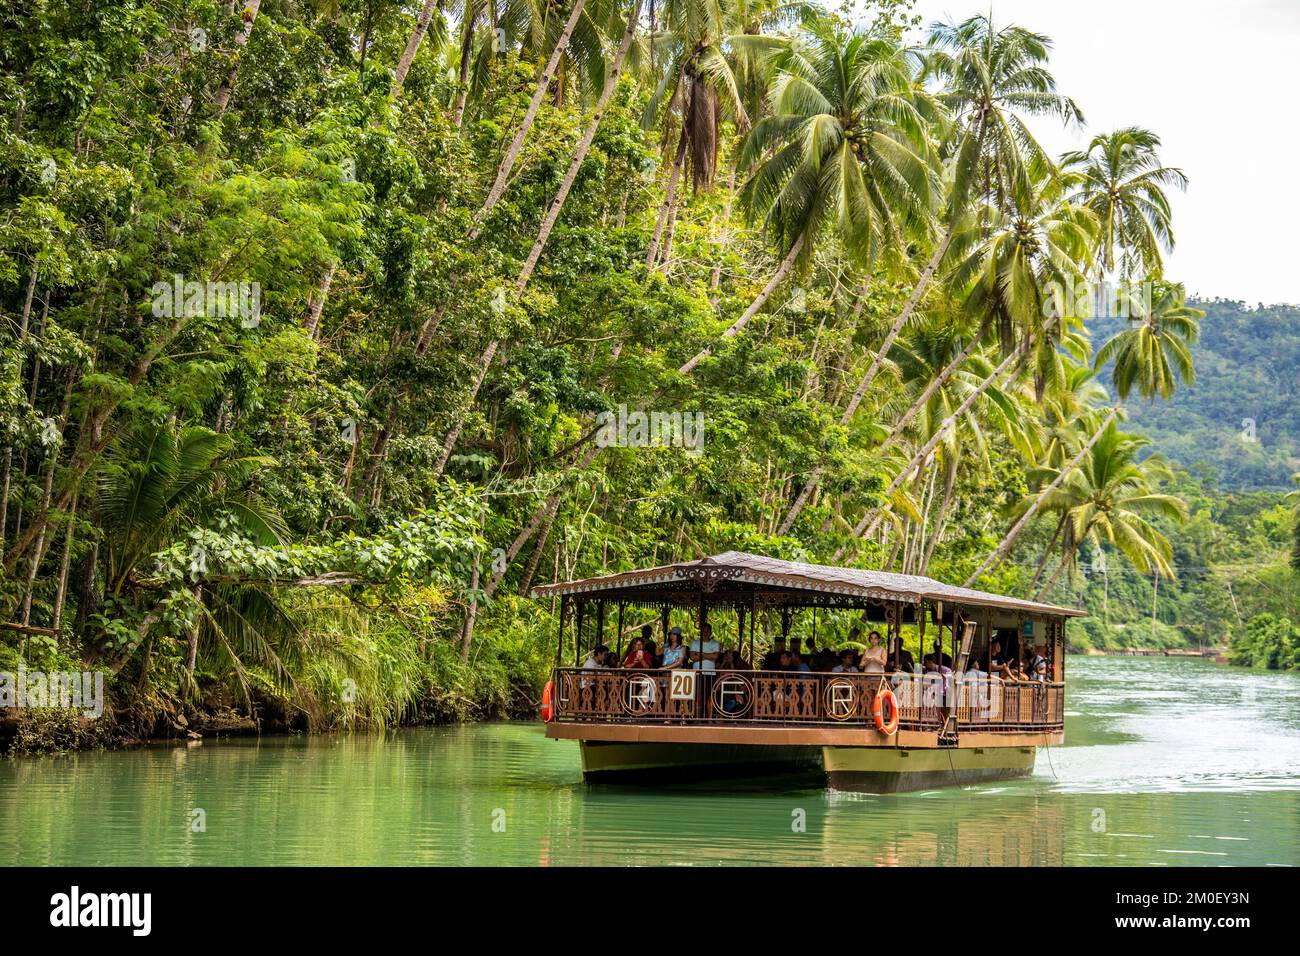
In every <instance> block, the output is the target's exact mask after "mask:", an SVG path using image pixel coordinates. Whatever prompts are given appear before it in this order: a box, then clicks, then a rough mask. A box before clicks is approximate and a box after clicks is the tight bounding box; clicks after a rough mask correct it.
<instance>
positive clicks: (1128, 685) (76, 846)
mask: <svg viewBox="0 0 1300 956" xmlns="http://www.w3.org/2000/svg"><path fill="white" fill-rule="evenodd" d="M1067 670H1068V674H1069V689H1068V691H1067V694H1068V697H1067V706H1066V709H1067V723H1066V740H1067V743H1066V745H1065V746H1063V747H1055V748H1052V749H1051V750H1050V752H1049V751H1047V750H1041V749H1040V750H1039V752H1038V764H1037V769H1036V771H1035V773H1034V775H1033V776H1032V777H1030V778H1027V779H1025V780H1020V781H1015V782H1011V783H1000V784H989V785H985V786H973V787H952V788H946V789H939V790H932V791H925V792H921V793H912V794H898V795H889V796H869V795H857V794H854V795H848V794H835V793H829V792H825V791H823V790H821V789H818V788H810V787H808V786H807V784H806V783H803V782H800V781H793V780H765V781H761V782H760V781H750V782H745V783H730V782H729V783H723V784H694V785H680V786H676V787H670V788H663V789H646V788H635V789H632V788H621V787H611V786H601V787H589V786H587V785H585V784H584V783H583V782H582V776H581V773H580V770H579V763H578V751H577V745H576V744H574V743H572V742H568V741H552V740H546V739H545V738H544V737H543V736H542V732H541V727H540V725H537V724H531V725H530V724H522V723H520V724H479V725H473V726H465V727H452V728H428V729H411V730H401V731H397V732H392V733H388V734H385V735H382V736H381V735H373V736H334V737H326V736H320V737H307V738H287V739H286V738H266V739H262V740H243V739H238V740H230V741H220V742H217V741H205V742H201V743H195V744H191V745H189V746H185V745H177V746H148V747H140V748H136V749H132V750H125V751H120V752H111V753H83V754H72V755H68V756H59V757H39V758H16V759H10V760H0V862H4V863H16V864H65V865H143V864H161V865H190V864H197V865H207V864H230V865H279V864H300V865H318V864H335V865H356V864H397V865H421V864H444V865H447V864H450V865H459V864H476V865H484V864H487V865H503V864H521V865H539V864H540V865H549V864H559V865H575V864H576V865H584V864H597V865H614V866H625V865H640V864H703V865H708V864H741V863H775V864H931V865H953V864H957V865H983V864H995V865H1062V864H1064V865H1090V866H1097V865H1111V864H1115V865H1144V866H1170V865H1172V866H1179V865H1189V864H1204V865H1223V864H1228V865H1241V864H1249V865H1269V866H1272V865H1295V864H1297V863H1300V675H1294V674H1276V673H1265V672H1259V671H1247V670H1240V669H1235V668H1228V667H1224V666H1219V665H1214V664H1210V663H1205V662H1202V661H1199V660H1180V659H1168V658H1071V659H1070V661H1069V663H1068V665H1067ZM196 810H201V811H202V814H201V816H202V822H203V824H204V826H205V827H206V829H203V830H200V831H198V832H196V827H195V826H194V821H196V820H197V819H199V816H200V815H198V814H196V813H195V812H194V811H196Z"/></svg>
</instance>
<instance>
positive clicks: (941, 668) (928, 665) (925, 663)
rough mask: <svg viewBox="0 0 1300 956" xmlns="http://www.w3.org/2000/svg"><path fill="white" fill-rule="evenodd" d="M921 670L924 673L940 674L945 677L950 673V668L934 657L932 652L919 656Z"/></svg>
mask: <svg viewBox="0 0 1300 956" xmlns="http://www.w3.org/2000/svg"><path fill="white" fill-rule="evenodd" d="M949 660H951V658H949ZM921 671H922V672H923V673H926V674H941V675H943V676H945V677H946V676H947V675H949V674H951V673H952V668H951V667H949V666H948V665H947V664H944V663H943V662H942V660H940V659H938V658H936V657H935V656H934V654H926V655H925V657H923V658H921Z"/></svg>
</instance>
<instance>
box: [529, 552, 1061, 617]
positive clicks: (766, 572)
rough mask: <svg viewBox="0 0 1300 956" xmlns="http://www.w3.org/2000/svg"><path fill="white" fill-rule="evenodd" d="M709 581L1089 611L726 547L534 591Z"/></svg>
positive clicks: (623, 594) (581, 591) (621, 591)
mask: <svg viewBox="0 0 1300 956" xmlns="http://www.w3.org/2000/svg"><path fill="white" fill-rule="evenodd" d="M708 583H712V584H714V585H715V586H716V585H725V586H726V587H728V588H735V587H737V586H747V588H748V589H753V588H791V589H796V590H801V591H805V592H809V593H810V594H814V595H815V594H824V595H827V596H840V597H846V598H864V599H868V600H881V601H902V602H905V603H909V604H919V603H920V602H921V601H945V602H950V603H952V604H955V605H966V606H969V607H995V608H1001V609H1003V610H1010V611H1023V612H1025V613H1026V614H1035V615H1059V616H1063V617H1082V616H1083V615H1084V614H1086V613H1087V612H1085V611H1080V610H1077V609H1075V608H1065V607H1056V606H1055V605H1052V604H1039V603H1038V602H1036V601H1023V600H1021V599H1019V598H1013V597H1005V596H1003V595H1001V594H990V593H989V592H987V591H975V590H972V589H970V588H959V587H956V586H955V585H951V584H944V583H942V582H940V581H936V580H934V579H933V578H926V577H920V576H919V575H915V574H890V573H888V572H886V571H863V570H858V569H856V568H837V567H833V566H831V565H827V564H805V563H803V562H802V561H783V560H781V559H780V558H766V557H763V556H762V555H758V554H747V553H746V552H744V551H724V552H723V553H722V554H715V555H713V556H712V557H708V558H700V559H699V560H697V561H682V562H679V563H677V564H665V565H662V566H660V567H657V568H642V569H639V570H636V571H622V572H620V573H618V574H606V575H604V576H602V577H598V578H586V579H584V580H581V581H564V582H558V583H556V584H545V585H541V586H539V587H536V588H534V589H533V591H532V594H533V596H534V597H551V596H553V595H565V594H577V595H588V594H590V595H592V596H593V597H595V596H604V595H603V594H599V595H598V593H599V592H616V593H610V594H608V597H609V598H611V599H612V598H616V597H619V598H625V599H632V600H635V598H636V595H637V592H638V591H639V590H644V591H646V592H650V591H655V592H661V591H662V590H663V589H664V588H665V586H674V585H675V586H676V587H678V588H682V589H683V590H689V591H694V590H698V589H699V587H700V586H702V585H707V584H708Z"/></svg>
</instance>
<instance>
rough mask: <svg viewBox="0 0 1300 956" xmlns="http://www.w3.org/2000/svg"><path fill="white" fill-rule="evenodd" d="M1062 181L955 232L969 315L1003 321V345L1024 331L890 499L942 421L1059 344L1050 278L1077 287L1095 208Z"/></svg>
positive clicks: (870, 515)
mask: <svg viewBox="0 0 1300 956" xmlns="http://www.w3.org/2000/svg"><path fill="white" fill-rule="evenodd" d="M1059 185H1060V184H1059V180H1057V179H1055V177H1052V176H1050V174H1048V175H1046V177H1045V178H1044V179H1042V180H1041V181H1040V182H1039V183H1038V184H1037V185H1036V186H1035V187H1034V188H1031V189H1030V190H1029V192H1028V193H1027V194H1025V195H1024V196H1023V199H1021V198H1020V197H1017V198H1018V201H1017V202H1016V204H1015V206H1014V208H1013V209H1012V210H1011V211H1010V212H1007V211H1004V210H1002V209H1000V208H997V207H993V208H991V209H988V211H987V212H986V214H985V215H984V216H982V217H981V218H983V219H984V220H985V221H986V222H987V223H988V227H987V229H985V230H979V231H980V232H984V233H986V234H985V235H984V237H983V239H982V240H981V241H973V240H974V239H976V238H978V237H977V236H972V237H971V239H972V241H970V242H968V241H967V238H966V236H964V235H962V234H959V235H958V236H957V237H956V238H955V240H954V249H956V250H958V260H959V261H958V262H957V264H956V265H955V267H954V268H953V270H952V281H953V282H954V284H956V285H957V286H958V287H959V288H962V287H965V288H968V289H969V292H968V293H967V296H966V303H965V305H966V308H967V310H968V311H969V312H970V313H971V314H972V315H976V316H980V317H981V324H980V328H981V335H982V334H983V329H985V328H987V327H989V326H990V325H993V326H996V327H997V328H998V329H999V331H1000V333H1001V336H1000V337H1001V338H1002V339H1003V342H1004V345H1005V344H1006V342H1007V340H1008V339H1011V340H1014V339H1015V338H1016V337H1019V344H1018V345H1016V346H1015V348H1013V349H1011V350H1010V351H1008V352H1007V353H1006V357H1005V358H1003V360H1002V361H1001V362H1000V363H999V364H998V365H997V366H996V367H995V368H994V369H993V370H992V371H991V372H990V373H989V374H988V375H986V376H985V377H984V379H983V381H982V382H981V383H980V384H979V386H978V387H976V388H975V389H973V390H972V391H971V393H970V394H969V395H968V396H967V398H966V400H965V401H964V402H963V403H962V405H960V406H959V407H958V408H957V410H956V411H954V412H953V414H952V415H951V416H949V418H948V420H946V421H945V422H944V424H943V425H941V426H940V428H939V430H938V431H936V432H935V433H934V434H933V435H932V436H931V437H930V439H929V441H927V442H926V443H925V444H924V445H923V446H922V447H921V448H920V449H919V450H918V451H917V452H916V453H915V454H914V455H913V456H912V458H911V460H910V461H909V462H908V464H907V465H905V466H904V467H903V469H902V471H900V472H899V473H898V474H897V475H896V476H895V478H894V480H893V481H892V482H891V484H890V485H889V487H888V488H886V489H885V493H884V498H885V500H888V499H889V498H890V496H891V495H893V493H894V492H895V491H896V490H897V489H898V488H899V486H900V485H901V484H902V483H903V482H904V481H906V480H907V478H908V476H909V475H910V474H911V473H912V471H913V470H914V469H915V468H917V467H918V466H919V465H921V463H922V462H924V461H925V460H926V459H927V458H928V457H929V456H930V454H931V453H932V452H933V451H934V448H935V446H936V445H937V444H938V443H939V442H940V441H941V440H942V438H943V433H944V431H945V429H948V428H951V427H953V425H954V424H955V422H956V420H957V419H958V418H959V417H960V416H961V415H964V414H965V413H966V410H967V409H968V408H969V407H970V405H972V404H974V402H975V401H976V400H978V399H979V397H980V395H981V394H983V392H984V391H986V390H987V389H989V388H991V387H992V386H993V384H994V383H995V382H996V381H998V380H999V379H1000V378H1001V377H1002V376H1003V375H1005V374H1006V373H1007V372H1008V370H1010V369H1011V367H1012V366H1013V365H1014V364H1016V363H1017V362H1022V361H1024V360H1026V359H1027V358H1028V357H1029V355H1030V353H1031V352H1032V351H1033V350H1034V349H1038V350H1039V351H1040V352H1041V351H1042V350H1048V351H1053V350H1054V349H1055V342H1056V341H1057V340H1058V338H1059V337H1060V334H1061V333H1060V330H1059V322H1058V321H1057V319H1056V318H1055V317H1054V316H1055V315H1056V313H1054V312H1053V311H1052V309H1051V306H1052V302H1051V300H1050V299H1049V289H1050V288H1051V287H1053V286H1056V287H1058V288H1059V287H1069V288H1072V287H1073V285H1074V282H1075V281H1076V279H1077V277H1079V276H1080V275H1082V274H1083V273H1084V271H1085V269H1086V263H1087V256H1088V248H1089V242H1090V239H1091V235H1092V233H1091V214H1090V213H1088V212H1086V211H1085V210H1081V209H1079V208H1077V207H1075V206H1073V205H1072V204H1070V203H1069V202H1068V201H1066V200H1064V199H1062V198H1061V196H1060V190H1059ZM967 245H969V246H970V251H969V252H968V253H964V254H963V247H965V246H967ZM977 338H978V337H977ZM967 348H968V349H969V348H971V346H968V347H967ZM964 354H966V353H963V355H964ZM963 360H965V359H964V358H963ZM1040 367H1041V366H1040ZM945 372H947V369H945ZM1012 374H1013V375H1014V374H1015V373H1014V372H1013V373H1012ZM933 391H934V383H931V387H928V388H927V389H926V390H925V391H924V392H922V395H921V397H920V398H918V399H917V401H916V402H914V403H913V404H912V407H911V408H910V409H908V411H907V413H906V414H905V415H904V417H903V419H902V420H900V423H899V424H896V425H895V427H894V430H893V432H891V434H890V436H889V438H887V439H886V441H885V444H884V446H883V447H886V448H887V447H889V445H891V444H892V443H893V441H894V440H895V439H896V438H897V437H898V436H899V435H900V434H901V433H902V427H900V426H901V422H902V421H908V422H910V421H911V420H912V419H913V418H914V417H915V415H916V414H917V412H918V411H919V409H920V407H921V406H922V404H923V403H924V402H927V401H929V399H930V396H931V395H932V394H933ZM876 513H877V509H874V508H872V509H868V510H867V513H866V514H865V515H863V517H862V519H861V520H860V521H859V522H858V525H857V527H856V528H855V529H854V534H855V535H861V534H862V533H863V532H864V531H865V530H866V529H867V528H868V527H869V526H870V524H871V522H872V520H873V519H874V518H875V515H876Z"/></svg>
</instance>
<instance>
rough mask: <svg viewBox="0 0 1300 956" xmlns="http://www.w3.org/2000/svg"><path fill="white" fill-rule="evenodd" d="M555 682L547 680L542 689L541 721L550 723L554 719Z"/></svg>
mask: <svg viewBox="0 0 1300 956" xmlns="http://www.w3.org/2000/svg"><path fill="white" fill-rule="evenodd" d="M554 697H555V681H550V680H548V681H547V682H546V686H545V687H544V688H542V720H544V721H546V723H548V724H549V723H550V722H551V721H553V720H554V719H555V701H554Z"/></svg>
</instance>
